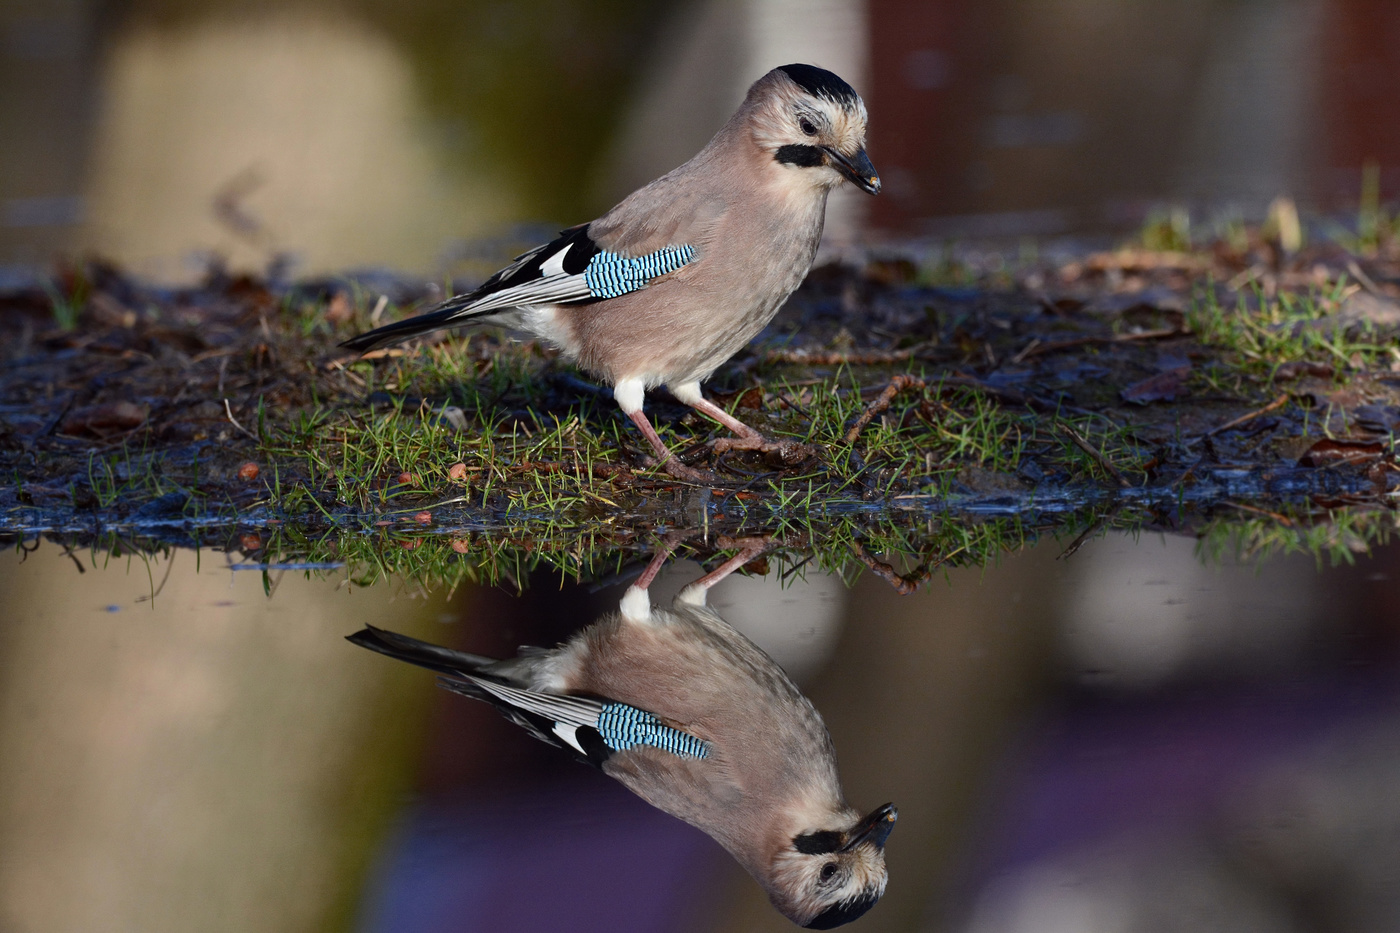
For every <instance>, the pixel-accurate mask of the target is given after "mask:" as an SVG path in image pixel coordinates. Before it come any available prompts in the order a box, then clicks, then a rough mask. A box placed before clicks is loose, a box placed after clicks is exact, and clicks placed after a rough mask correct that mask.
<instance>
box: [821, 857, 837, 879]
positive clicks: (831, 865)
mask: <svg viewBox="0 0 1400 933" xmlns="http://www.w3.org/2000/svg"><path fill="white" fill-rule="evenodd" d="M835 877H836V863H835V862H827V863H826V864H825V865H823V866H822V880H823V881H830V880H831V879H832V878H835Z"/></svg>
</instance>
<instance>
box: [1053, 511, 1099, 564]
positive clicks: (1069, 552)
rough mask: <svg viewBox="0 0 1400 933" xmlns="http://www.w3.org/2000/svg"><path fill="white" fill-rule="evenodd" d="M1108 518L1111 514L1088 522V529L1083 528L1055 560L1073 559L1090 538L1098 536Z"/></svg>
mask: <svg viewBox="0 0 1400 933" xmlns="http://www.w3.org/2000/svg"><path fill="white" fill-rule="evenodd" d="M1110 517H1111V513H1110V514H1106V515H1100V516H1099V517H1098V518H1096V519H1094V520H1093V521H1092V522H1090V523H1089V527H1087V528H1085V529H1084V530H1083V531H1081V532H1080V533H1079V534H1078V535H1077V536H1075V539H1074V540H1073V541H1071V542H1070V543H1069V547H1067V548H1065V549H1064V550H1063V551H1061V552H1060V556H1059V557H1056V558H1055V560H1069V559H1070V558H1071V557H1073V556H1074V555H1075V553H1076V552H1077V551H1078V550H1079V549H1080V548H1082V547H1083V546H1084V545H1085V544H1086V543H1087V542H1088V540H1089V539H1090V538H1092V537H1094V536H1095V535H1096V534H1098V532H1099V531H1100V530H1101V529H1102V528H1103V526H1104V523H1106V522H1107V521H1108V519H1109V518H1110Z"/></svg>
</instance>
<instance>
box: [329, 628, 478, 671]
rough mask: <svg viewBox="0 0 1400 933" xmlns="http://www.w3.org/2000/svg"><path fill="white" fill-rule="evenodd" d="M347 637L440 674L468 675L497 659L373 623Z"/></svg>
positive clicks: (374, 649) (373, 649) (362, 645)
mask: <svg viewBox="0 0 1400 933" xmlns="http://www.w3.org/2000/svg"><path fill="white" fill-rule="evenodd" d="M346 640H347V641H351V642H354V643H355V644H357V645H359V646H360V647H361V648H368V649H369V650H370V651H378V652H379V653H380V654H386V655H388V656H389V657H391V658H397V659H398V660H400V661H407V662H408V663H409V664H416V665H418V666H419V667H426V668H427V669H428V670H430V671H437V672H438V673H439V674H457V675H462V674H467V675H470V674H474V673H476V672H477V671H479V670H481V669H482V668H484V667H486V666H487V665H489V664H494V663H496V661H495V659H494V658H485V657H482V656H481V655H479V654H467V653H466V652H465V651H453V650H452V649H451V648H443V647H441V646H439V645H430V644H428V643H427V642H426V641H419V640H418V639H416V638H409V637H408V636H407V635H400V634H398V633H397V632H387V631H385V630H384V629H382V628H375V627H374V626H372V625H368V626H365V627H364V628H363V629H361V630H360V631H358V632H356V633H355V634H353V635H347V636H346Z"/></svg>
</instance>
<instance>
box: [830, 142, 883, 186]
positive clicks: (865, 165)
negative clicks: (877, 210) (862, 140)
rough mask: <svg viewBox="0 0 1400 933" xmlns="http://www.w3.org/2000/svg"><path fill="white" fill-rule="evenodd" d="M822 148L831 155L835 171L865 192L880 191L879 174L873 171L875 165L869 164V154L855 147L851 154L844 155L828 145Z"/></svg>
mask: <svg viewBox="0 0 1400 933" xmlns="http://www.w3.org/2000/svg"><path fill="white" fill-rule="evenodd" d="M823 148H824V149H825V151H826V154H827V155H829V156H831V164H832V165H833V166H835V167H836V171H838V172H840V173H841V174H842V175H844V176H846V177H847V178H849V179H850V180H851V181H853V182H855V184H856V187H857V188H859V189H860V190H861V191H864V192H866V193H867V194H879V193H880V176H879V175H877V174H876V173H875V166H873V165H871V164H870V156H868V155H866V154H865V150H864V149H857V150H856V154H855V155H853V156H844V155H842V154H841V153H839V152H837V151H836V150H835V149H833V148H831V147H830V146H826V147H823Z"/></svg>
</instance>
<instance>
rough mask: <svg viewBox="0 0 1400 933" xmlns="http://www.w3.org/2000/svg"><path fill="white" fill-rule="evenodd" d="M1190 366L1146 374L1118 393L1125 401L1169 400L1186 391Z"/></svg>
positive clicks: (1144, 403)
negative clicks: (1140, 379) (1150, 374)
mask: <svg viewBox="0 0 1400 933" xmlns="http://www.w3.org/2000/svg"><path fill="white" fill-rule="evenodd" d="M1190 374H1191V367H1190V366H1177V367H1174V368H1172V369H1169V370H1167V371H1166V372H1161V373H1158V374H1157V375H1155V376H1148V377H1147V378H1146V379H1143V380H1142V381H1141V382H1135V383H1133V384H1132V385H1130V386H1128V387H1127V388H1126V389H1124V390H1123V391H1122V392H1121V393H1119V394H1120V395H1122V397H1123V401H1125V402H1136V403H1137V404H1139V405H1146V404H1147V403H1148V402H1169V401H1171V400H1172V399H1174V398H1176V397H1177V396H1178V395H1183V394H1185V392H1186V377H1187V376H1189V375H1190Z"/></svg>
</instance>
